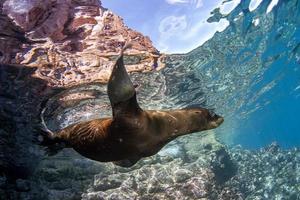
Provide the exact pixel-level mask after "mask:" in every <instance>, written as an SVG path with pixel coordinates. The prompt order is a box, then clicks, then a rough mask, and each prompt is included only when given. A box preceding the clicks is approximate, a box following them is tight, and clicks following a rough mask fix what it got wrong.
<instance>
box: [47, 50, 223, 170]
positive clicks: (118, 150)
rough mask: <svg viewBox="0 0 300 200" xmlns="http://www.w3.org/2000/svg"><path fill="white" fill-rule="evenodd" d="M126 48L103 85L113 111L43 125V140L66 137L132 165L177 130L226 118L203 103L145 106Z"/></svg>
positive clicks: (90, 154) (99, 157) (97, 155)
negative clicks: (55, 125) (55, 126)
mask: <svg viewBox="0 0 300 200" xmlns="http://www.w3.org/2000/svg"><path fill="white" fill-rule="evenodd" d="M125 49H126V47H124V48H123V50H122V51H121V53H120V55H119V57H118V58H117V61H116V63H115V65H114V67H113V70H112V73H111V76H110V78H109V81H108V85H107V93H108V96H109V100H110V103H111V106H112V114H113V117H112V118H102V119H95V120H91V121H86V122H80V123H77V124H74V125H70V126H68V127H66V128H64V129H62V130H60V131H58V132H57V133H53V132H51V131H50V130H49V129H47V127H46V126H45V129H46V131H45V132H44V134H43V135H44V139H43V141H42V144H43V145H53V144H56V143H64V144H65V145H66V147H71V148H73V149H74V150H75V151H77V152H78V153H79V154H81V155H83V156H84V157H87V158H90V159H92V160H96V161H101V162H111V161H112V162H114V163H115V164H117V165H119V166H123V167H130V166H132V165H134V164H135V163H136V162H137V161H138V160H140V159H141V158H143V157H147V156H152V155H154V154H156V153H157V152H158V151H159V150H160V149H161V148H162V147H163V146H164V145H166V144H167V143H168V142H170V141H172V140H174V139H175V138H177V137H178V136H182V135H186V134H190V133H194V132H199V131H204V130H209V129H214V128H216V127H218V126H219V125H220V124H221V123H222V122H223V121H224V120H223V118H222V117H221V116H219V115H217V114H215V113H214V112H212V111H210V110H208V109H205V108H201V107H198V108H186V109H177V110H168V111H164V110H160V111H158V110H143V109H142V108H141V107H140V106H139V104H138V102H137V99H136V91H135V88H134V85H133V84H132V82H131V80H130V78H129V75H128V73H127V71H126V69H125V67H124V62H123V52H124V50H125ZM43 124H44V125H45V123H44V121H43Z"/></svg>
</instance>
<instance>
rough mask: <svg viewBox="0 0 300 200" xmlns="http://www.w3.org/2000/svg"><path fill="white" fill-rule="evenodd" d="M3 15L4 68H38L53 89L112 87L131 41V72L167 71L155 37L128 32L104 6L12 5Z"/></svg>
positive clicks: (37, 1)
mask: <svg viewBox="0 0 300 200" xmlns="http://www.w3.org/2000/svg"><path fill="white" fill-rule="evenodd" d="M0 13H1V18H0V20H1V23H0V24H1V25H0V52H1V56H0V63H17V64H23V65H27V66H31V67H37V70H36V72H35V74H34V75H35V76H37V77H40V78H42V79H44V80H46V81H47V82H48V84H49V85H51V86H68V87H69V86H72V85H77V84H81V83H90V82H104V83H105V82H107V80H108V78H109V75H110V72H111V67H112V64H113V63H114V62H115V57H116V55H118V53H119V51H120V50H121V48H122V46H123V45H124V44H125V42H126V41H133V46H132V48H130V49H129V50H127V51H126V54H127V55H128V56H127V57H128V59H127V60H128V63H127V64H128V65H127V66H126V67H127V69H128V71H150V70H153V69H154V68H156V69H157V68H161V67H163V66H164V64H163V63H162V62H161V57H162V56H161V54H160V53H159V51H158V50H157V49H156V48H155V47H154V46H153V45H152V42H151V40H150V39H149V37H147V36H143V35H142V34H141V33H139V32H136V31H134V30H132V29H130V28H128V27H127V26H126V25H125V24H124V22H123V20H122V18H121V17H119V16H117V15H116V14H114V13H113V12H111V11H110V10H108V9H106V8H104V7H102V5H101V1H97V0H90V1H79V0H54V1H46V2H45V1H42V0H22V1H19V0H6V1H1V2H0ZM8 47H9V48H8Z"/></svg>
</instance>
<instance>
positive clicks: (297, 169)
mask: <svg viewBox="0 0 300 200" xmlns="http://www.w3.org/2000/svg"><path fill="white" fill-rule="evenodd" d="M230 155H231V157H232V159H233V160H235V161H236V164H237V168H238V173H237V174H236V175H235V176H234V177H233V178H231V179H230V180H229V181H228V182H226V183H225V185H228V186H230V187H234V188H236V189H237V190H238V191H239V192H241V193H242V194H243V195H244V197H245V198H246V199H295V200H296V199H300V196H299V194H300V188H299V187H298V186H299V185H300V179H299V177H300V165H299V161H300V150H299V149H298V148H295V149H289V150H284V149H281V148H279V146H278V145H277V144H276V143H273V144H271V145H270V146H268V147H265V148H263V149H261V150H257V151H249V150H244V149H242V148H238V147H237V148H233V149H231V151H230Z"/></svg>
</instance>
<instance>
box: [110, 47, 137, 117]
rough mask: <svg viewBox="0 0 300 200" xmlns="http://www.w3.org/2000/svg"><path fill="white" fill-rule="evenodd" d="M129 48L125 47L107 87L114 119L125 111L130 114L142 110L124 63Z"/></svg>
mask: <svg viewBox="0 0 300 200" xmlns="http://www.w3.org/2000/svg"><path fill="white" fill-rule="evenodd" d="M128 47H129V45H125V46H124V48H123V49H122V51H121V53H120V55H119V57H118V58H117V61H116V63H115V65H114V67H113V70H112V73H111V75H110V78H109V81H108V85H107V93H108V97H109V100H110V103H111V106H112V109H113V116H114V117H115V115H116V114H117V113H120V112H124V111H125V112H127V113H128V112H134V111H135V110H139V109H140V108H139V106H138V104H137V101H136V92H135V88H134V85H133V83H132V82H131V80H130V77H129V75H128V73H127V71H126V68H125V66H124V61H123V52H124V50H125V49H126V48H128ZM128 109H130V110H128Z"/></svg>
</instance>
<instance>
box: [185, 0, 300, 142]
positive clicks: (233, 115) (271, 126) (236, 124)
mask: <svg viewBox="0 0 300 200" xmlns="http://www.w3.org/2000/svg"><path fill="white" fill-rule="evenodd" d="M249 3H250V1H242V2H241V3H240V4H239V5H238V6H237V7H236V8H235V9H234V10H233V11H232V12H231V13H230V14H229V15H228V16H222V18H225V19H227V20H228V21H229V22H230V26H229V27H227V29H226V30H225V31H223V32H221V33H217V34H215V36H214V37H213V38H212V39H211V40H209V41H208V42H206V43H205V44H204V45H203V46H202V47H199V48H198V49H196V50H194V51H192V52H191V53H189V54H188V55H189V56H190V57H193V58H189V60H192V63H190V64H189V66H192V69H193V70H195V72H196V73H197V72H198V73H201V76H204V77H202V78H203V79H206V83H209V84H210V83H211V84H214V85H215V86H214V87H215V88H213V89H210V88H207V92H206V93H207V95H208V96H209V98H208V99H210V100H209V102H210V103H213V105H214V107H215V108H216V110H221V112H223V114H224V115H225V119H227V120H226V123H225V124H224V126H223V128H221V129H219V130H218V137H219V138H220V139H221V140H223V141H224V142H226V143H228V144H233V145H237V144H240V145H242V146H243V147H246V148H258V147H262V146H265V145H267V144H270V143H271V142H272V141H276V142H278V143H279V144H280V145H281V146H283V147H286V148H289V147H297V146H298V147H299V146H300V126H299V125H300V117H299V116H298V115H299V112H300V99H299V97H300V71H299V70H300V66H299V65H300V26H299V25H300V17H299V12H300V2H299V1H297V0H290V1H279V2H278V4H277V5H276V6H275V7H274V8H273V10H272V11H271V12H269V13H266V9H267V7H268V5H269V3H270V1H263V2H262V3H261V4H260V6H259V7H258V8H257V9H255V10H254V11H252V12H250V11H249V9H248V8H249ZM257 19H259V24H258V25H257V26H255V24H254V23H253V20H257ZM208 51H210V52H209V55H207V57H206V58H205V60H204V61H203V63H201V64H197V61H199V58H202V57H203V53H206V54H208ZM197 57H198V58H197ZM207 72H211V74H213V75H210V74H209V75H208V74H207ZM218 84H219V85H218ZM206 86H207V85H206Z"/></svg>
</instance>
